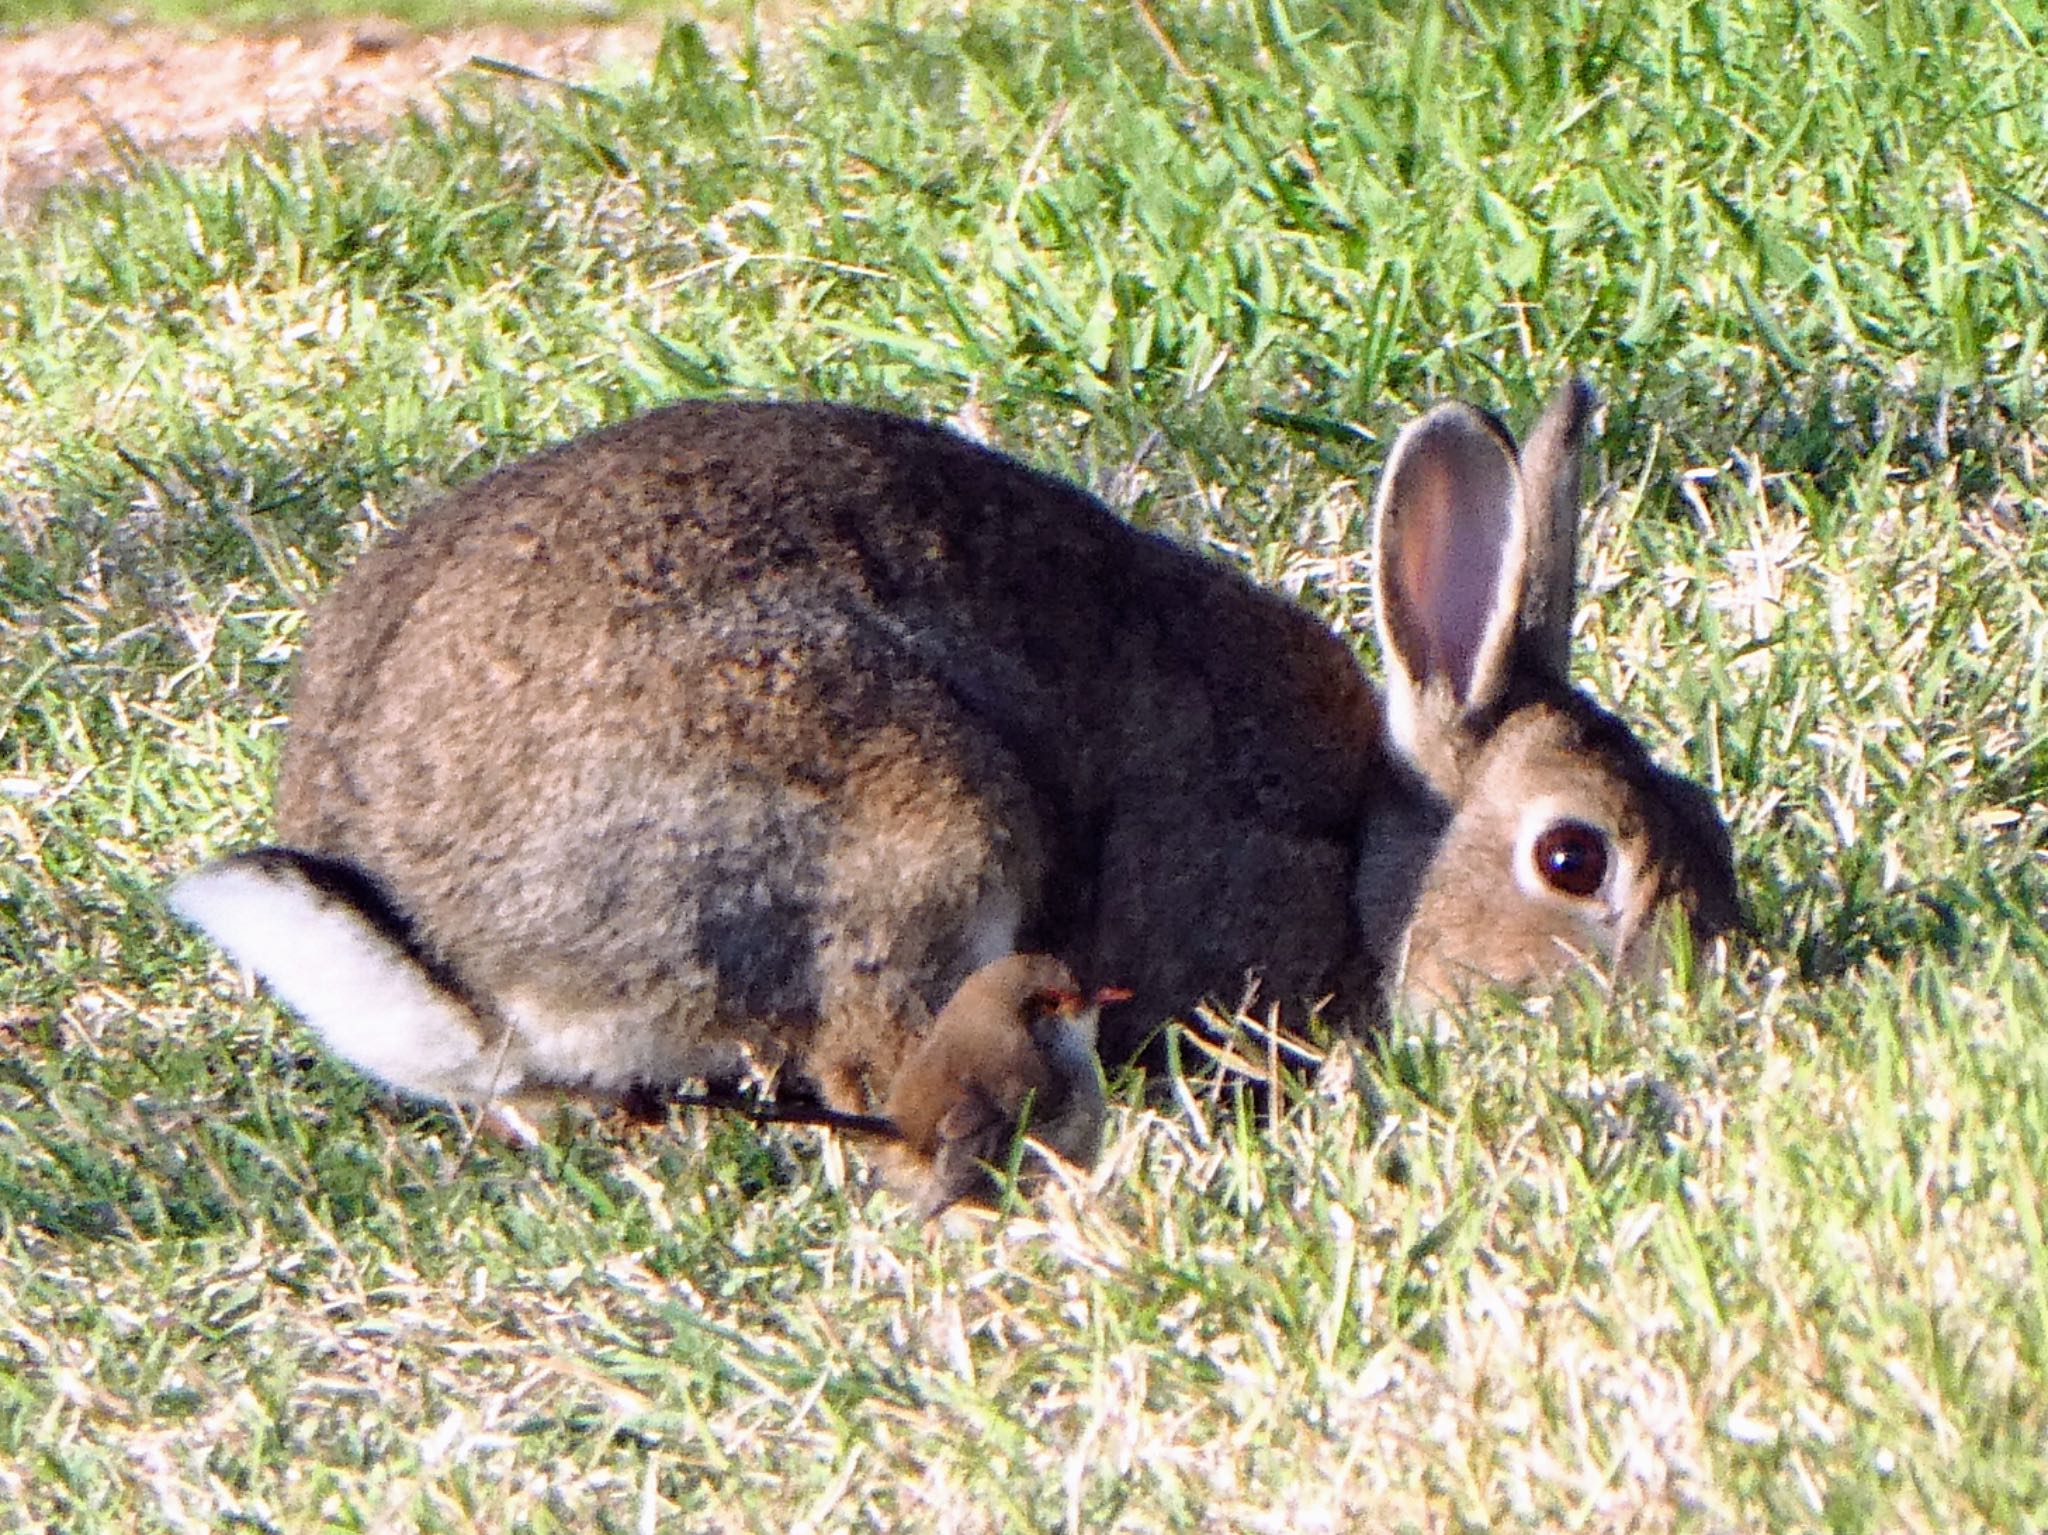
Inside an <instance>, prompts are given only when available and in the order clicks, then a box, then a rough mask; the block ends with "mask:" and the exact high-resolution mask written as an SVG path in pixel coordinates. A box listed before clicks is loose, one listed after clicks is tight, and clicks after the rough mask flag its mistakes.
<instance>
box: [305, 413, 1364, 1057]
mask: <svg viewBox="0 0 2048 1535" xmlns="http://www.w3.org/2000/svg"><path fill="white" fill-rule="evenodd" d="M1374 711H1375V703H1374V698H1373V694H1372V691H1371V689H1370V686H1369V685H1368V684H1367V683H1366V681H1365V679H1364V677H1363V674H1362V673H1361V671H1360V670H1359V668H1358V666H1357V664H1356V662H1355V660H1354V659H1353V658H1352V656H1351V655H1350V653H1349V651H1348V650H1347V649H1346V648H1345V647H1344V646H1343V645H1342V644H1341V643H1340V642H1339V641H1337V640H1336V639H1335V638H1334V637H1332V636H1331V635H1330V634H1329V633H1328V632H1327V631H1326V630H1325V629H1323V628H1322V626H1321V625H1319V624H1318V623H1316V622H1315V621H1314V620H1313V619H1312V618H1309V617H1308V616H1306V615H1305V614H1303V613H1301V612H1300V611H1298V610H1297V609H1295V608H1294V607H1293V606H1292V605H1291V604H1288V603H1286V602H1284V601H1283V600H1281V599H1279V598H1276V597H1273V596H1271V595H1270V594H1267V593H1265V592H1262V591H1260V590H1258V589H1257V588H1255V587H1254V586H1253V585H1252V584H1251V583H1249V582H1248V581H1246V580H1245V579H1244V578H1242V577H1241V576H1239V575H1238V574H1236V573H1235V572H1232V571H1229V570H1227V569H1225V568H1223V567H1222V566H1221V565H1219V564H1217V563H1216V562H1214V561H1211V560H1209V559H1206V558H1204V557H1202V556H1200V555H1198V554H1196V553H1194V552H1192V551H1190V550H1187V549H1185V548H1183V547H1181V546H1179V545H1177V544H1174V543H1172V542H1170V541H1168V540H1165V539H1163V538H1158V537H1155V536H1152V535H1149V534H1145V533H1142V532H1139V531H1137V530H1134V529H1132V528H1130V527H1129V526H1128V525H1126V524H1124V523H1122V522H1120V521H1119V520H1117V519H1116V518H1115V517H1114V516H1112V515H1111V514H1110V513H1109V512H1108V511H1107V510H1106V509H1105V508H1103V507H1102V506H1101V505H1100V503H1099V502H1097V501H1095V500H1094V499H1093V498H1091V497H1089V496H1087V495H1085V494H1084V493H1082V492H1081V491H1079V490H1077V489H1075V488H1074V487H1072V486H1070V485H1068V484H1066V483H1065V482H1063V481H1060V480H1057V479H1055V478H1052V477H1049V476H1046V475H1042V474H1039V473H1036V472H1034V471H1031V470H1029V469H1027V468H1025V467H1023V466H1022V465H1020V464H1018V463H1016V462H1014V461H1013V460H1010V459H1008V458H1006V457H1003V456H1001V455H998V454H995V453H992V452H989V451H988V450H986V449H983V448H980V447H977V446H975V445H974V444H972V443H969V442H967V441H965V440H964V439H961V438H959V437H957V436H956V435H954V434H952V433H949V432H946V431H944V430H941V429H937V428H933V427H929V426H924V425H920V424H917V423H914V422H911V421H908V420H905V419H902V418H898V417H893V416H887V415H882V414H877V413H872V412H865V411H859V410H852V409H847V408H843V407H831V406H815V405H749V404H690V405H680V406H674V407H670V408H668V409H666V410H662V411H657V412H655V413H653V414H651V415H648V416H645V417H641V418H639V419H637V420H635V421H632V422H629V423H627V424H625V425H623V426H621V427H618V428H615V429H612V430H610V431H607V432H601V433H598V434H595V435H593V436H591V437H587V438H584V439H582V440H580V441H577V442H574V443H571V444H569V445H567V446H565V447H563V448H560V449H557V450H554V451H552V452H550V453H546V454H543V455H541V456H540V457H538V458H535V459H531V460H528V461H526V462H524V463H522V464H519V465H516V466H514V467H512V468H510V469H507V470H503V471H500V472H499V473H497V474H494V475H491V476H489V477H487V478H485V479H483V480H481V481H478V482H477V483H475V484H473V485H471V486H469V487H467V488H465V489H463V490H461V491H458V492H456V493H455V494H453V495H451V496H449V497H448V498H446V499H445V500H444V501H442V502H441V503H440V504H439V505H437V506H435V507H433V508H430V509H428V510H427V511H426V512H424V513H422V514H421V516H420V517H419V518H418V519H416V520H415V522H414V523H413V524H412V525H411V526H410V527H409V528H407V529H406V530H405V531H404V532H403V533H402V534H400V535H399V536H398V537H396V538H394V539H393V540H391V541H390V542H389V543H388V544H386V545H385V546H383V547H381V548H379V549H377V550H375V551H373V552H372V553H370V554H369V555H367V556H366V557H365V558H364V559H363V560H362V561H361V562H360V563H359V565H358V566H357V568H356V569H355V570H354V571H352V572H351V573H350V574H349V576H348V577H347V578H346V579H345V580H344V581H343V582H342V583H340V584H339V585H338V586H337V588H336V589H335V591H334V592H333V593H332V594H331V595H330V596H329V597H328V599H327V600H326V602H325V603H324V604H323V606H322V608H321V610H320V613H319V615H318V617H317V619H316V622H315V625H314V631H313V635H312V637H311V640H310V642H309V645H308V648H307V651H306V654H305V656H304V658H303V661H302V670H301V674H300V680H299V684H298V692H297V696H296V699H295V707H294V717H293V725H292V732H291V736H290V739H289V742H288V745H287V748H286V753H285V761H284V764H283V769H282V773H281V777H280V784H279V794H278V820H279V832H280V835H281V837H282V838H283V839H284V840H285V841H286V842H288V843H290V844H292V845H294V846H298V847H302V848H305V849H307V850H309V851H312V852H316V853H322V854H327V855H330V856H334V857H339V858H346V859H349V860H351V861H352V862H354V863H356V864H358V865H360V866H361V867H363V868H364V869H365V870H366V871H367V872H368V873H370V874H371V875H372V876H373V877H374V878H376V879H377V880H379V881H380V882H381V883H382V884H383V885H385V886H386V887H387V888H388V890H389V891H390V892H391V894H392V897H393V899H394V901H395V903H396V904H397V905H398V907H399V908H400V909H401V910H403V911H404V912H405V913H407V914H408V916H409V917H410V918H411V919H412V920H413V922H414V923H415V925H416V927H417V929H418V932H419V934H420V935H421V937H422V941H423V942H424V943H425V944H426V945H427V946H429V947H430V948H431V949H432V950H433V953H434V957H435V959H436V961H437V962H439V963H442V964H445V965H447V966H448V967H450V968H451V969H452V970H453V971H454V972H455V973H456V974H458V975H459V976H462V977H464V978H465V979H466V980H467V982H468V984H469V986H470V989H471V990H472V991H474V992H478V993H481V994H483V995H484V996H485V997H487V998H488V999H490V1000H491V1001H492V1002H493V1003H494V1004H495V1005H497V1006H498V1007H500V1008H501V1009H507V1010H510V1011H512V1012H514V1013H517V1012H519V1011H520V1010H522V1009H537V1010H539V1011H541V1012H554V1013H576V1012H580V1013H581V1014H582V1015H584V1016H587V1017H589V1018H592V1019H595V1020H597V1021H596V1023H594V1024H593V1025H592V1026H593V1027H595V1028H597V1029H599V1030H600V1031H604V1030H610V1031H611V1032H613V1033H614V1034H616V1035H617V1036H618V1037H619V1038H621V1039H624V1038H626V1037H628V1036H632V1035H634V1034H635V1031H638V1033H639V1034H642V1035H645V1034H649V1032H650V1030H649V1025H648V1020H649V1019H650V1018H654V1019H658V1020H662V1021H661V1022H660V1024H659V1026H658V1027H656V1028H654V1029H653V1030H652V1031H651V1032H652V1035H653V1037H656V1038H658V1039H664V1040H667V1041H670V1042H671V1043H675V1044H676V1049H677V1050H678V1051H682V1054H683V1055H686V1054H687V1051H686V1050H684V1049H683V1045H684V1044H687V1043H688V1042H689V1041H690V1040H694V1039H695V1038H696V1036H697V1035H699V1034H701V1033H703V1032H704V1031H706V1030H709V1031H711V1032H713V1033H717V1032H719V1031H721V1030H726V1029H732V1028H741V1027H745V1028H754V1029H765V1030H767V1031H768V1032H769V1033H772V1034H773V1035H775V1036H776V1037H777V1038H778V1039H780V1040H782V1041H783V1042H784V1043H786V1044H789V1045H790V1046H791V1048H793V1049H795V1050H797V1051H798V1052H799V1053H802V1052H806V1051H811V1050H814V1049H817V1048H819V1045H818V1040H819V1038H820V1037H821V1033H820V1031H824V1032H826V1033H829V1032H830V1025H831V1017H832V1015H833V1013H834V1012H835V1010H837V1011H841V1012H848V1011H850V1012H853V1013H859V1012H861V1011H862V1010H863V1009H866V1010H868V1011H872V1010H873V1009H874V1008H877V1007H883V1008H886V1005H887V1004H886V1003H884V1002H882V1001H879V1000H876V999H874V998H860V997H849V993H848V988H852V990H853V991H854V992H859V991H862V990H863V989H873V988H885V987H886V986H890V985H893V986H898V987H901V986H906V985H907V986H908V987H909V988H911V989H912V990H913V991H915V992H916V993H917V994H918V995H919V997H920V998H921V999H922V1001H923V1002H924V1003H925V1004H927V1005H928V1006H929V1007H930V1008H932V1009H936V1008H937V1007H938V1006H939V1005H940V1004H941V1003H943V1001H944V1000H945V998H946V996H947V995H949V994H950V991H951V989H952V987H953V986H955V985H957V983H958V982H959V981H960V980H961V979H962V978H963V977H964V975H965V974H966V973H967V972H968V970H970V969H972V968H973V967H974V966H975V965H976V964H978V963H980V962H982V961H984V960H985V959H987V958H990V957H993V955H994V954H995V953H999V952H1003V951H1004V950H1005V949H1006V948H1008V947H1014V946H1018V945H1028V946H1031V947H1043V948H1048V949H1052V950H1054V951H1055V952H1059V953H1061V954H1063V955H1065V956H1066V957H1068V958H1069V959H1070V960H1071V961H1073V962H1074V963H1075V964H1076V965H1077V967H1079V968H1081V969H1082V970H1083V971H1084V973H1090V974H1092V975H1094V976H1096V977H1097V978H1099V979H1102V980H1106V981H1113V982H1116V983H1118V984H1121V985H1125V986H1129V987H1131V988H1133V989H1134V990H1136V991H1137V992H1138V994H1139V995H1138V999H1137V1000H1136V1001H1135V1002H1134V1003H1132V1004H1131V1005H1130V1007H1129V1008H1128V1009H1126V1010H1125V1012H1124V1014H1123V1019H1124V1024H1125V1032H1126V1033H1130V1032H1133V1031H1137V1030H1142V1029H1143V1028H1145V1027H1148V1026H1149V1025H1150V1023H1151V1022H1153V1021H1155V1020H1156V1019H1157V1018H1158V1017H1160V1016H1164V1015H1165V1014H1166V1013H1167V1012H1170V1011H1172V1010H1174V1009H1176V1008H1180V1007H1185V1006H1187V1005H1189V1004H1191V1003H1192V1002H1194V1001H1195V1000H1197V999H1198V998H1199V997H1200V996H1202V995H1204V994H1208V993H1217V994H1223V995H1231V994H1234V993H1235V992H1236V990H1237V989H1238V988H1239V987H1240V986H1241V984H1242V978H1243V975H1244V973H1245V971H1246V970H1247V969H1248V968H1256V969H1258V970H1259V971H1260V972H1261V973H1262V974H1264V975H1265V976H1266V977H1267V979H1268V982H1269V984H1270V985H1272V986H1273V987H1274V988H1276V989H1279V990H1282V991H1284V992H1286V993H1288V994H1290V995H1292V996H1296V997H1313V996H1317V995H1322V994H1325V993H1327V992H1329V991H1331V990H1333V989H1341V987H1342V982H1343V978H1344V975H1343V972H1344V968H1345V966H1346V964H1347V963H1348V962H1349V960H1350V957H1351V956H1350V952H1349V951H1350V947H1351V944H1352V939H1351V933H1352V929H1353V924H1352V923H1351V922H1350V921H1349V920H1348V911H1347V909H1346V902H1347V899H1348V891H1349V887H1350V879H1351V873H1352V868H1353V863H1354V859H1355V847H1356V842H1357V835H1358V827H1359V817H1360V807H1361V805H1362V804H1364V802H1365V799H1366V794H1365V785H1366V780H1367V778H1368V777H1369V776H1370V775H1371V774H1372V773H1373V772H1374V764H1375V756H1374V752H1375V741H1376V717H1375V712H1374ZM848 1027H849V1028H851V1029H854V1030H855V1031H856V1032H858V1031H860V1030H865V1031H866V1032H867V1033H869V1034H875V1033H877V1032H879V1033H881V1034H884V1035H886V1034H887V1032H888V1031H887V1030H886V1029H881V1030H877V1028H876V1027H875V1026H874V1025H872V1024H871V1023H870V1024H849V1025H848ZM677 1042H681V1043H677ZM579 1048H582V1047H579ZM647 1048H648V1049H649V1050H651V1051H653V1052H654V1055H653V1058H651V1059H650V1061H649V1062H647V1063H645V1072H644V1074H650V1075H652V1074H659V1072H660V1071H661V1070H662V1069H664V1062H667V1061H668V1057H667V1056H666V1055H663V1054H662V1053H661V1052H662V1050H664V1049H666V1048H667V1047H666V1046H648V1047H647ZM877 1048H879V1049H880V1050H881V1052H882V1053H883V1054H886V1053H887V1052H888V1050H889V1049H890V1048H891V1047H890V1046H888V1045H887V1044H886V1043H885V1044H884V1045H882V1046H880V1047H877ZM599 1053H601V1052H599ZM861 1053H862V1052H861V1051H856V1052H855V1054H856V1055H859V1054H861ZM677 1059H678V1060H680V1059H682V1056H681V1055H679V1056H678V1057H677ZM888 1067H889V1063H888V1062H887V1061H886V1060H881V1059H873V1060H866V1061H864V1062H856V1063H855V1066H854V1068H852V1069H854V1070H855V1071H856V1074H858V1073H859V1072H869V1073H873V1074H876V1075H881V1076H885V1075H886V1072H887V1069H888ZM848 1096H854V1097H857V1096H859V1095H858V1094H850V1095H848Z"/></svg>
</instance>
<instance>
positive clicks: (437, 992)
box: [170, 848, 509, 1102]
mask: <svg viewBox="0 0 2048 1535" xmlns="http://www.w3.org/2000/svg"><path fill="white" fill-rule="evenodd" d="M170 906H171V909H172V910H173V911H175V912H176V913H177V914H178V915H179V916H180V917H182V918H184V919H185V920H186V921H187V922H190V923H192V924H193V925H194V926H196V927H198V928H201V929H202V930H204V931H205V932H206V933H207V934H208V936H210V937H211V938H212V939H213V940H214V941H215V942H216V943H218V944H219V945H220V946H221V947H222V948H223V949H225V950H226V951H227V952H228V953H229V954H231V955H232V956H233V957H234V958H235V960H236V961H237V962H238V963H240V964H242V965H244V966H246V967H247V968H248V969H250V970H253V971H255V972H256V974H257V975H259V976H261V977H262V978H263V980H264V981H265V982H266V983H267V984H268V985H269V987H270V989H271V990H272V991H274V992H276V993H277V995H278V997H279V998H280V999H282V1000H283V1001H284V1002H285V1003H286V1004H287V1005H289V1006H290V1007H291V1008H292V1009H293V1010H294V1011H296V1012H297V1013H298V1014H299V1015H300V1016H301V1017H302V1018H304V1019H305V1020H306V1022H307V1023H308V1024H310V1025H311V1026H312V1028H313V1030H314V1032H315V1033H317V1034H318V1035H319V1036H320V1038H321V1040H322V1041H323V1042H324V1043H325V1044H326V1046H327V1048H328V1049H329V1050H331V1051H333V1052H334V1053H335V1054H336V1055H338V1056H340V1057H341V1058H342V1059H343V1060H345V1061H348V1062H349V1063H350V1064H351V1065H353V1066H355V1067H357V1068H358V1069H360V1070H362V1071H365V1072H368V1073H369V1074H370V1075H371V1076H374V1077H376V1078H378V1079H380V1080H381V1081H383V1082H386V1083H388V1084H390V1085H391V1086H393V1087H396V1088H399V1089H400V1090H402V1091H405V1092H410V1093H418V1094H422V1095H424V1096H428V1097H436V1098H452V1099H456V1100H458V1101H468V1102H480V1101H484V1100H488V1099H489V1098H491V1097H492V1096H494V1093H495V1091H496V1090H498V1089H500V1088H502V1087H503V1086H506V1085H509V1084H501V1083H498V1082H496V1081H495V1080H494V1078H495V1076H496V1074H497V1067H498V1065H499V1063H498V1061H497V1060H496V1059H495V1057H496V1056H497V1055H498V1053H499V1052H498V1051H496V1050H494V1049H492V1048H491V1047H490V1046H489V1044H488V1042H487V1039H486V1031H485V1029H484V1027H483V1025H482V1022H481V1020H480V1019H479V1018H478V1017H477V1015H476V1012H475V1010H474V1009H473V1008H472V1007H471V1006H470V1005H469V1004H468V1003H467V1002H465V1001H464V1000H463V999H462V998H461V997H460V996H459V995H457V994H456V993H455V992H454V991H453V990H451V989H450V988H449V986H448V985H446V984H445V983H444V982H442V981H441V980H440V979H439V978H437V977H436V976H435V975H434V974H433V972H432V970H431V969H430V967H429V966H428V965H427V964H426V963H425V962H424V961H423V960H422V959H421V958H420V956H419V955H418V954H417V953H415V952H414V951H413V949H412V948H411V947H410V946H409V945H408V944H407V943H406V941H405V938H404V935H403V931H402V929H401V928H400V927H399V926H398V924H397V923H396V921H395V919H394V917H393V915H392V913H391V912H390V911H389V910H388V909H387V908H385V907H384V905H383V903H382V902H381V901H380V900H379V899H378V898H377V896H376V893H375V890H374V887H372V886H370V885H369V883H368V881H366V880H364V879H363V878H362V877H361V876H360V875H358V874H355V873H353V872H352V871H349V870H347V869H346V868H345V867H344V866H338V865H334V864H331V863H330V862H328V861H327V860H323V859H317V858H313V857H311V856H309V855H307V854H303V853H298V852H294V851H292V850H290V849H285V848H261V849H257V850H256V851H253V852H248V853H238V854H236V855H235V856H233V857H231V858H223V859H221V860H220V861H219V862H217V863H212V864H208V865H207V866H206V867H205V868H203V869H200V870H199V871H198V872H197V873H194V874H189V875H187V876H186V877H185V878H183V879H181V880H179V881H178V882H177V883H176V884H175V885H173V886H172V887H171V892H170Z"/></svg>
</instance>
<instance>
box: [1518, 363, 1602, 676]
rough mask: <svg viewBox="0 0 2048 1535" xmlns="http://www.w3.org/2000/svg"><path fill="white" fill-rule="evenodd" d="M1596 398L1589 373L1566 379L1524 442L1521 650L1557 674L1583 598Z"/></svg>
mask: <svg viewBox="0 0 2048 1535" xmlns="http://www.w3.org/2000/svg"><path fill="white" fill-rule="evenodd" d="M1593 405H1594V396H1593V388H1592V385H1590V384H1588V383H1587V382H1586V381H1585V380H1584V379H1577V378H1575V379H1570V380H1568V381H1567V382H1566V383H1565V385H1564V387H1563V388H1561V389H1559V390H1558V391H1557V393H1556V394H1555V395H1553V396H1552V397H1551V401H1550V404H1549V405H1548V406H1546V407H1545V408H1544V411H1543V414H1542V416H1541V417H1539V418H1538V419H1537V422H1536V425H1535V426H1534V427H1533V428H1532V429H1531V430H1530V433H1529V440H1528V442H1527V443H1525V444H1524V445H1523V448H1522V493H1523V497H1524V504H1525V505H1526V506H1527V508H1528V516H1529V534H1528V537H1529V549H1528V566H1527V570H1526V573H1525V574H1524V576H1523V578H1522V611H1521V619H1520V623H1519V625H1518V635H1519V638H1518V641H1517V658H1518V659H1519V660H1521V661H1522V662H1524V663H1525V664H1528V665H1532V666H1537V667H1541V668H1542V669H1543V670H1544V671H1545V672H1547V673H1548V674H1549V675H1550V676H1551V678H1552V679H1553V680H1555V681H1558V682H1563V681H1565V680H1566V679H1567V678H1568V677H1569V676H1570V674H1571V649H1572V615H1573V613H1574V611H1575V610H1576V607H1577V601H1578V598H1577V592H1578V562H1579V494H1580V486H1579V478H1580V471H1579V466H1580V463H1581V461H1582V460H1583V457H1584V450H1585V442H1586V427H1587V424H1588V423H1589V422H1590V421H1591V420H1592V417H1593Z"/></svg>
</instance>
